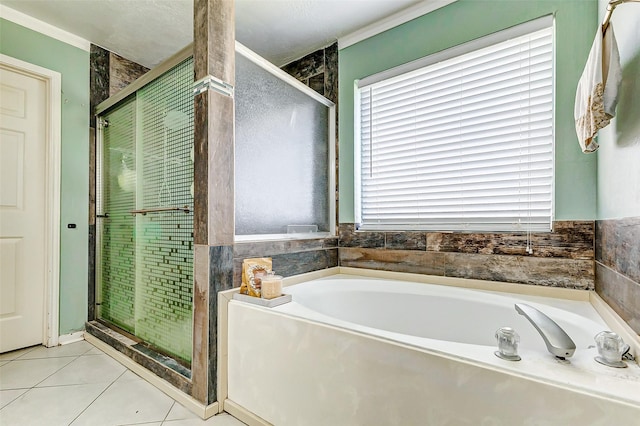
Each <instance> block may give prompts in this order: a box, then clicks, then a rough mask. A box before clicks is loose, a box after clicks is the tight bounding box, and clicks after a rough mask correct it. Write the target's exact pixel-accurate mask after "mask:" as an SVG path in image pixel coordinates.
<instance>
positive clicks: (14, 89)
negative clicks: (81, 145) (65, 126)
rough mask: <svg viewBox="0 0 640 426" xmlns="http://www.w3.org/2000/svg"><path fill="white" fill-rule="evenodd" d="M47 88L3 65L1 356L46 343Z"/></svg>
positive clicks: (0, 87)
mask: <svg viewBox="0 0 640 426" xmlns="http://www.w3.org/2000/svg"><path fill="white" fill-rule="evenodd" d="M46 102H47V86H46V83H45V81H44V80H42V79H39V78H36V77H33V76H30V75H29V74H27V73H24V74H23V73H21V72H19V71H17V70H15V69H13V68H10V67H7V66H5V65H4V64H0V352H6V351H10V350H14V349H18V348H23V347H26V346H31V345H37V344H41V343H43V342H44V340H45V337H46V334H45V321H44V312H45V307H44V300H45V280H46V277H47V274H46V258H45V255H46V251H45V249H46V242H47V239H46V235H45V220H46V217H45V208H46V204H45V200H46V181H45V176H46V172H47V167H46V166H47V162H46V160H47V158H46V152H47V150H46V148H47V140H46V138H47V133H46V129H47V127H46V126H47V116H46V111H47V105H46Z"/></svg>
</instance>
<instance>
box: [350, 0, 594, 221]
mask: <svg viewBox="0 0 640 426" xmlns="http://www.w3.org/2000/svg"><path fill="white" fill-rule="evenodd" d="M548 14H554V15H555V17H556V21H555V24H556V126H555V129H556V136H555V140H556V145H555V150H556V154H555V155H556V157H555V158H556V162H555V167H556V179H555V218H556V219H557V220H571V219H584V220H589V219H594V218H595V211H596V157H595V156H593V155H585V154H583V153H582V152H581V151H580V148H579V145H578V139H577V137H576V133H575V127H574V120H573V106H574V100H575V92H576V87H577V84H578V79H579V78H580V75H581V74H582V69H583V67H584V64H585V62H586V59H587V56H588V54H589V49H590V47H591V43H592V42H593V36H594V34H595V29H596V22H597V2H596V0H548V1H545V0H490V1H487V0H458V1H457V2H455V3H452V4H450V5H448V6H446V7H443V8H441V9H438V10H436V11H434V12H432V13H430V14H428V15H425V16H422V17H420V18H417V19H414V20H413V21H410V22H407V23H405V24H403V25H401V26H398V27H396V28H393V29H391V30H388V31H385V32H384V33H381V34H378V35H377V36H375V37H371V38H369V39H367V40H364V41H362V42H360V43H357V44H355V45H353V46H349V47H347V48H345V49H342V50H340V52H339V55H340V56H339V60H340V70H339V73H340V74H339V75H340V222H353V221H354V206H353V134H354V133H353V114H354V102H353V92H354V90H353V89H354V80H356V79H360V78H363V77H366V76H368V75H371V74H375V73H376V72H379V71H382V70H385V69H388V68H391V67H394V66H397V65H400V64H403V63H406V62H409V61H412V60H415V59H418V58H421V57H423V56H426V55H429V54H432V53H435V52H438V51H441V50H443V49H447V48H449V47H452V46H455V45H458V44H461V43H465V42H467V41H470V40H473V39H476V38H478V37H482V36H484V35H487V34H490V33H493V32H496V31H499V30H502V29H505V28H508V27H511V26H514V25H517V24H520V23H522V22H526V21H529V20H532V19H535V18H538V17H540V16H544V15H548Z"/></svg>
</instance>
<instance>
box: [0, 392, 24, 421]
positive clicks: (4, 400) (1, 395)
mask: <svg viewBox="0 0 640 426" xmlns="http://www.w3.org/2000/svg"><path fill="white" fill-rule="evenodd" d="M28 390H29V389H10V390H3V391H0V408H2V407H4V406H5V405H7V404H8V403H10V402H11V401H13V400H14V399H16V398H17V397H19V396H20V395H22V394H23V393H25V392H26V391H28ZM0 419H2V414H0Z"/></svg>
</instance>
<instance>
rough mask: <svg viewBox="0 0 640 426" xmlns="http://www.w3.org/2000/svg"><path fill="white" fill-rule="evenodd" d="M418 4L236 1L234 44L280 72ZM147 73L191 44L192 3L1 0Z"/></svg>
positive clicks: (412, 0) (395, 0)
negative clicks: (287, 65)
mask: <svg viewBox="0 0 640 426" xmlns="http://www.w3.org/2000/svg"><path fill="white" fill-rule="evenodd" d="M422 1H423V0H236V38H237V40H238V41H239V42H241V43H242V44H244V45H245V46H247V47H249V48H250V49H252V50H254V51H255V52H257V53H259V54H260V55H261V56H263V57H264V58H266V59H268V60H270V61H271V62H273V63H274V64H276V65H283V64H285V63H287V62H290V61H292V60H294V59H297V58H300V57H301V56H303V55H305V54H306V53H309V52H312V51H314V50H316V49H318V48H321V47H324V46H326V45H328V44H331V43H332V42H334V41H335V40H336V39H337V38H338V37H341V36H343V35H346V34H349V33H352V32H353V31H355V30H358V29H360V28H362V27H364V26H366V25H368V24H371V23H373V22H376V21H378V20H380V19H382V18H384V17H386V16H388V15H391V14H393V13H395V12H398V11H400V10H403V9H405V8H407V7H410V6H412V5H414V4H416V3H420V2H422ZM1 2H2V4H3V5H5V6H8V7H10V8H12V9H15V10H17V11H19V12H22V13H24V14H26V15H29V16H32V17H34V18H36V19H39V20H41V21H44V22H46V23H48V24H51V25H53V26H55V27H58V28H61V29H63V30H65V31H68V32H70V33H72V34H75V35H77V36H80V37H82V38H84V39H86V40H88V41H90V42H91V43H94V44H97V45H99V46H102V47H104V48H106V49H109V50H111V51H113V52H116V53H118V54H120V55H121V56H124V57H125V58H127V59H130V60H133V61H135V62H138V63H140V64H142V65H145V66H147V67H153V66H155V65H157V64H158V63H160V62H162V60H163V59H165V58H167V57H169V56H171V55H172V54H174V53H175V52H177V51H178V50H180V49H181V48H183V47H184V46H186V45H187V44H189V43H190V42H191V41H192V39H193V35H192V32H193V24H192V20H193V16H192V15H193V3H192V0H1Z"/></svg>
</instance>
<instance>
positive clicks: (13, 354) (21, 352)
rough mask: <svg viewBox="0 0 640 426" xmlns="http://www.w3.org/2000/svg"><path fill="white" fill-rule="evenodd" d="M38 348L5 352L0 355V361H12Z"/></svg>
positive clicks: (32, 347)
mask: <svg viewBox="0 0 640 426" xmlns="http://www.w3.org/2000/svg"><path fill="white" fill-rule="evenodd" d="M37 347H38V346H31V347H30V348H24V349H18V350H17V351H11V352H5V353H3V354H0V361H10V360H12V359H17V358H19V357H21V356H22V355H24V354H26V353H27V352H30V351H32V350H34V349H35V348H37Z"/></svg>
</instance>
